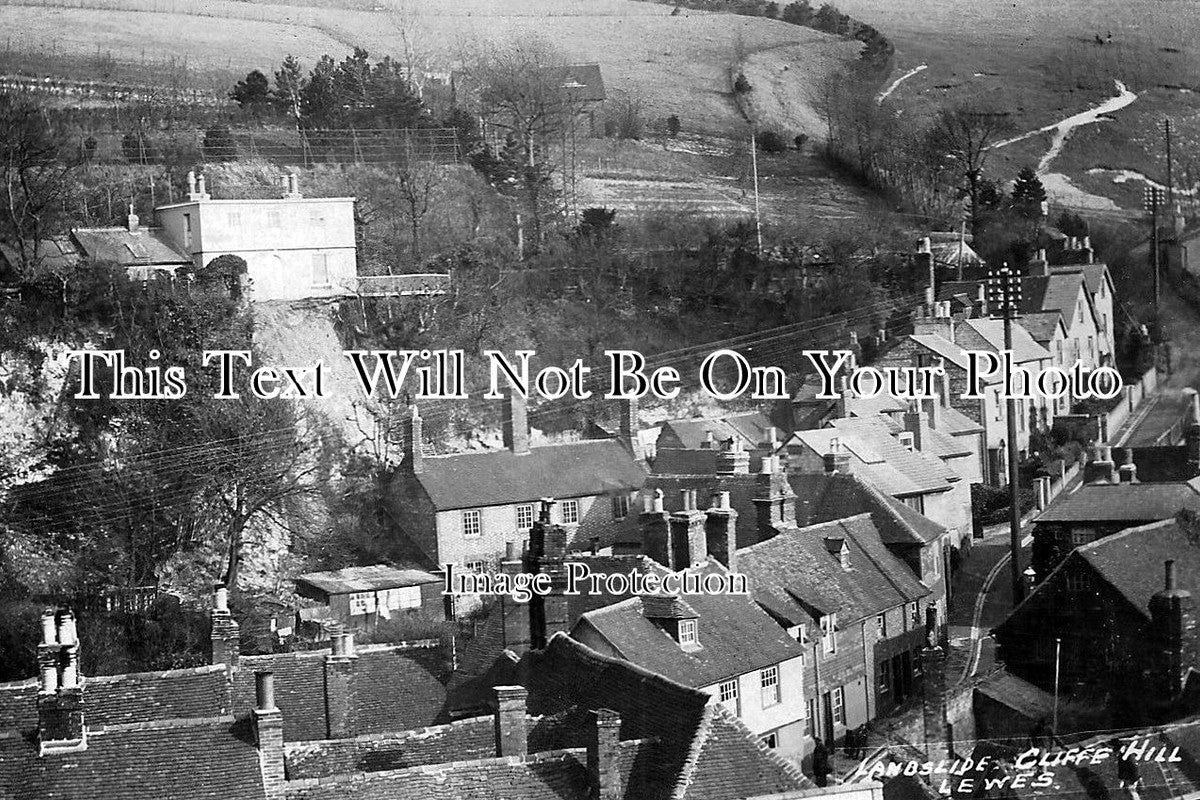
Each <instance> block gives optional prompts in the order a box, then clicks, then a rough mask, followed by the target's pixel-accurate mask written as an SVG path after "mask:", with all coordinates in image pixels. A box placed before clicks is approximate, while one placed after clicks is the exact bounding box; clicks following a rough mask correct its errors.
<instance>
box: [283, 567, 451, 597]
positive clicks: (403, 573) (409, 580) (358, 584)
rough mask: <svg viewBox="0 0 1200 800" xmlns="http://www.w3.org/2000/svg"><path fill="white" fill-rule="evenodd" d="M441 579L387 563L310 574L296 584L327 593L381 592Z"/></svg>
mask: <svg viewBox="0 0 1200 800" xmlns="http://www.w3.org/2000/svg"><path fill="white" fill-rule="evenodd" d="M439 580H440V578H438V577H437V576H436V575H433V574H431V573H428V572H425V571H424V570H420V569H397V568H395V567H389V566H388V565H386V564H374V565H372V566H369V567H344V568H342V569H336V570H329V571H327V572H308V573H305V574H304V575H300V576H299V577H297V578H296V582H297V583H301V582H303V583H306V584H308V585H309V586H312V587H314V588H316V589H319V590H320V591H322V592H325V593H326V594H348V593H350V592H374V591H379V590H381V589H397V588H400V587H404V586H420V585H422V584H426V583H437V582H438V581H439Z"/></svg>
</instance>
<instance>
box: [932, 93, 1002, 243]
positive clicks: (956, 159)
mask: <svg viewBox="0 0 1200 800" xmlns="http://www.w3.org/2000/svg"><path fill="white" fill-rule="evenodd" d="M1011 129H1012V123H1011V121H1010V119H1009V116H1008V114H1006V113H1003V112H997V111H989V110H983V109H979V108H974V107H971V106H955V107H953V108H948V109H945V110H943V111H942V113H941V114H939V115H938V118H937V122H936V123H934V126H933V128H931V129H930V131H929V141H930V145H931V146H932V148H933V149H934V150H935V151H937V152H941V153H942V154H944V156H945V157H946V158H948V159H950V160H951V161H952V162H953V163H954V165H955V168H956V172H957V174H958V176H959V178H960V179H961V181H962V184H961V186H962V191H963V192H964V193H965V194H966V196H967V197H968V198H970V201H971V217H972V219H971V225H972V228H974V227H977V226H978V223H979V219H978V211H979V193H980V189H981V188H982V180H983V168H984V165H985V164H986V163H987V155H988V150H989V149H991V147H992V146H993V145H994V144H996V143H997V142H999V141H1000V140H1001V139H1002V138H1003V137H1004V135H1005V134H1006V133H1008V132H1009V131H1010V130H1011Z"/></svg>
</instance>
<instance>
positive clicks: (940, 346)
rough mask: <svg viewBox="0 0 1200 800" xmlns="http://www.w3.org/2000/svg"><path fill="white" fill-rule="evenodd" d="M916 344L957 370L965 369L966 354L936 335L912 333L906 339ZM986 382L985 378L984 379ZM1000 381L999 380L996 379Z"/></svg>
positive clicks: (947, 340) (950, 342)
mask: <svg viewBox="0 0 1200 800" xmlns="http://www.w3.org/2000/svg"><path fill="white" fill-rule="evenodd" d="M908 338H909V339H911V340H912V341H913V342H915V343H916V344H918V345H920V346H921V347H924V348H925V349H926V350H929V351H931V352H933V354H934V355H936V356H940V357H941V358H944V359H946V361H948V362H950V363H951V364H953V365H954V366H956V367H958V368H959V369H966V368H967V352H966V351H965V350H963V349H962V348H961V347H959V346H958V345H956V344H955V343H954V342H952V341H950V340H949V339H947V338H945V337H943V336H939V335H938V334H936V333H914V334H911V335H909V337H908ZM985 380H986V378H985ZM996 380H997V381H998V380H1000V378H996Z"/></svg>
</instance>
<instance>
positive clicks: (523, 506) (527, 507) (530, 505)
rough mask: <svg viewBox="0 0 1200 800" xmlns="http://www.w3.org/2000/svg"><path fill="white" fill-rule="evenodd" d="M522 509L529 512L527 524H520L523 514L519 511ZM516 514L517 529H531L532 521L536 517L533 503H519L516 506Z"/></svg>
mask: <svg viewBox="0 0 1200 800" xmlns="http://www.w3.org/2000/svg"><path fill="white" fill-rule="evenodd" d="M523 511H525V512H528V514H529V524H528V525H524V524H522V520H521V517H522V516H523V514H522V513H521V512H523ZM516 514H517V530H518V531H528V530H532V529H533V522H534V520H535V519H537V508H536V507H535V506H534V504H533V503H521V504H520V505H518V506H517V511H516Z"/></svg>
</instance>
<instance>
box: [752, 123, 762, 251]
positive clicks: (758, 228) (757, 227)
mask: <svg viewBox="0 0 1200 800" xmlns="http://www.w3.org/2000/svg"><path fill="white" fill-rule="evenodd" d="M755 133H756V132H755V130H754V129H753V128H751V129H750V168H751V170H752V171H753V172H754V233H755V235H756V236H757V237H758V250H757V251H756V255H758V256H762V217H761V216H760V215H759V213H758V137H757V136H756V135H755Z"/></svg>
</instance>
